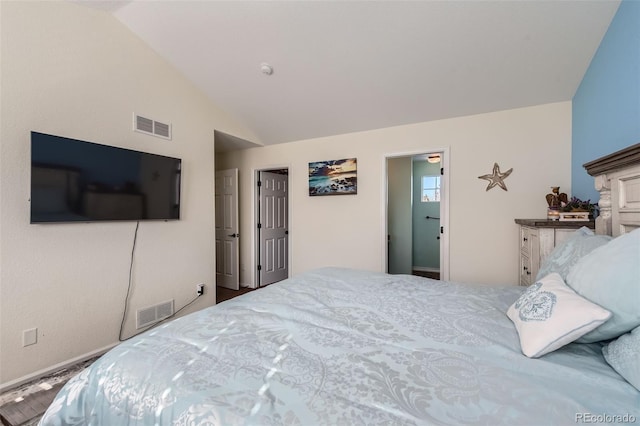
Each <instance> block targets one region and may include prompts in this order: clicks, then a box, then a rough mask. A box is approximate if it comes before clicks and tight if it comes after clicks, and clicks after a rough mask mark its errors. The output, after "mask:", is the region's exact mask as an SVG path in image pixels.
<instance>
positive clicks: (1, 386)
mask: <svg viewBox="0 0 640 426" xmlns="http://www.w3.org/2000/svg"><path fill="white" fill-rule="evenodd" d="M117 345H118V343H112V344H110V345H107V346H105V347H103V348H100V349H96V350H95V351H91V352H87V353H86V354H84V355H80V356H77V357H75V358H71V359H68V360H66V361H63V362H60V363H58V364H55V365H52V366H50V367H47V368H43V369H42V370H38V371H35V372H33V373H31V374H27V375H26V376H22V377H19V378H17V379H15V380H10V381H8V382H5V383H0V393H4V392H7V391H10V390H11V389H13V388H16V387H18V386H21V385H23V384H25V383H28V382H30V381H32V380H36V379H39V378H40V377H44V376H47V375H49V374H51V373H55V372H56V371H58V370H62V369H63V368H66V367H69V366H71V365H74V364H77V363H79V362H83V361H86V360H88V359H90V358H93V357H96V356H99V355H102V354H104V353H105V352H107V351H108V350H110V349H112V348H114V347H115V346H117Z"/></svg>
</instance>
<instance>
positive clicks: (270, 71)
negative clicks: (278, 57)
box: [260, 62, 273, 75]
mask: <svg viewBox="0 0 640 426" xmlns="http://www.w3.org/2000/svg"><path fill="white" fill-rule="evenodd" d="M260 71H262V74H266V75H271V74H273V67H272V66H271V65H269V64H267V63H266V62H263V63H261V64H260Z"/></svg>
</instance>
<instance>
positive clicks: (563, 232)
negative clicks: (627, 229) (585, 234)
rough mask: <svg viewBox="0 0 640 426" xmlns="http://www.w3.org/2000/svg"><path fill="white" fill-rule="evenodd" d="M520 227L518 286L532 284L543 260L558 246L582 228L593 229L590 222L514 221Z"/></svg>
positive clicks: (593, 225) (593, 223)
mask: <svg viewBox="0 0 640 426" xmlns="http://www.w3.org/2000/svg"><path fill="white" fill-rule="evenodd" d="M515 221H516V223H517V224H518V225H520V232H519V234H518V235H519V236H520V269H519V270H520V280H519V284H520V285H525V286H526V285H530V284H533V282H534V280H535V278H536V276H537V275H538V270H539V269H540V265H542V262H543V261H544V259H545V258H546V257H547V256H548V255H549V253H551V250H553V249H554V248H555V247H556V246H557V245H558V244H560V243H561V242H563V241H564V240H566V239H567V238H568V237H569V236H570V235H571V234H572V233H573V232H574V231H575V230H576V229H579V228H581V227H583V226H586V227H588V228H591V229H594V228H595V222H594V221H593V220H591V221H587V222H584V221H579V222H570V221H563V222H560V221H557V220H547V219H516V220H515Z"/></svg>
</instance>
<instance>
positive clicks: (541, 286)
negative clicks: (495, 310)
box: [507, 272, 611, 358]
mask: <svg viewBox="0 0 640 426" xmlns="http://www.w3.org/2000/svg"><path fill="white" fill-rule="evenodd" d="M507 316H508V317H509V319H511V321H513V323H514V324H515V326H516V330H518V336H519V337H520V347H521V349H522V353H523V354H525V355H526V356H528V357H530V358H537V357H540V356H542V355H544V354H546V353H549V352H552V351H555V350H556V349H558V348H561V347H562V346H564V345H566V344H569V343H571V342H573V341H574V340H576V339H577V338H578V337H580V336H582V335H583V334H585V333H588V332H589V331H591V330H593V329H594V328H596V327H598V326H599V325H600V324H602V323H604V322H605V321H607V319H609V317H610V316H611V313H610V312H609V311H607V310H606V309H602V308H601V307H600V306H598V305H596V304H595V303H591V302H589V301H588V300H586V299H584V298H583V297H581V296H579V295H578V294H577V293H576V292H574V291H573V290H571V289H570V288H569V287H568V286H567V285H566V284H565V283H564V281H563V280H562V277H561V276H560V275H559V274H557V273H555V272H554V273H552V274H550V275H548V276H546V277H544V278H543V279H541V280H539V281H536V283H535V284H532V285H531V286H529V288H528V289H527V291H525V292H524V293H523V294H522V296H520V298H518V300H516V301H515V303H514V304H513V305H511V306H510V307H509V310H508V311H507Z"/></svg>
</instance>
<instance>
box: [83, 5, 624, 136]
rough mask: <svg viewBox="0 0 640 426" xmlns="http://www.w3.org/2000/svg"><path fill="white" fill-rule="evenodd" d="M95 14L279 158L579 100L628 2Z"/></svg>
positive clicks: (126, 8) (133, 8)
mask: <svg viewBox="0 0 640 426" xmlns="http://www.w3.org/2000/svg"><path fill="white" fill-rule="evenodd" d="M95 5H97V6H98V7H102V8H105V9H107V10H109V11H110V12H111V13H113V14H114V15H115V17H116V18H117V19H119V20H120V21H121V22H122V23H123V24H124V25H126V26H127V27H129V28H130V29H131V31H133V32H134V33H136V34H137V35H138V36H139V37H141V38H142V39H143V40H144V41H145V42H146V43H148V44H149V45H150V46H151V47H152V48H153V49H154V50H155V51H157V52H158V53H159V54H160V55H162V56H163V57H165V58H166V59H167V60H168V61H169V62H171V63H173V64H174V65H175V67H176V68H178V69H179V70H180V71H181V72H182V73H184V75H185V76H186V77H187V78H188V79H190V80H191V81H192V82H193V83H194V84H195V85H196V86H198V87H199V88H201V89H202V91H203V92H204V93H206V94H207V95H208V96H209V97H210V98H211V100H212V101H213V102H214V103H216V104H217V105H219V106H220V107H222V108H223V109H225V110H227V111H228V112H229V113H230V114H232V115H233V116H235V117H236V118H237V119H239V120H240V121H241V122H242V123H243V124H244V125H245V126H247V127H248V128H249V129H250V130H251V131H253V132H254V133H255V134H256V135H257V136H258V138H259V139H260V140H259V141H254V142H260V143H264V144H266V145H268V144H275V143H282V142H289V141H294V140H301V139H309V138H315V137H322V136H329V135H335V134H342V133H348V132H353V131H360V130H370V129H376V128H383V127H389V126H396V125H402V124H409V123H416V122H424V121H430V120H436V119H442V118H450V117H456V116H464V115H470V114H477V113H483V112H490V111H498V110H504V109H510V108H518V107H524V106H530V105H537V104H544V103H549V102H557V101H566V100H570V99H571V98H572V97H573V95H574V93H575V91H576V89H577V87H578V85H579V83H580V81H581V80H582V77H583V75H584V73H585V71H586V69H587V67H588V66H589V63H590V61H591V58H592V57H593V55H594V53H595V51H596V49H597V47H598V45H599V44H600V41H601V39H602V37H603V36H604V33H605V32H606V30H607V27H608V26H609V24H610V22H611V20H612V18H613V16H614V14H615V12H616V10H617V8H618V5H619V1H609V0H599V1H583V0H568V1H564V0H554V1H525V0H513V1H504V0H503V1H478V0H475V1H411V2H404V1H316V2H309V1H256V2H253V1H252V2H249V1H189V0H174V1H125V2H108V1H107V2H104V1H100V2H97V4H96V3H94V6H95ZM263 62H267V63H269V64H271V65H272V66H273V68H274V73H273V75H271V76H267V75H265V74H263V73H261V71H260V64H261V63H263Z"/></svg>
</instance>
